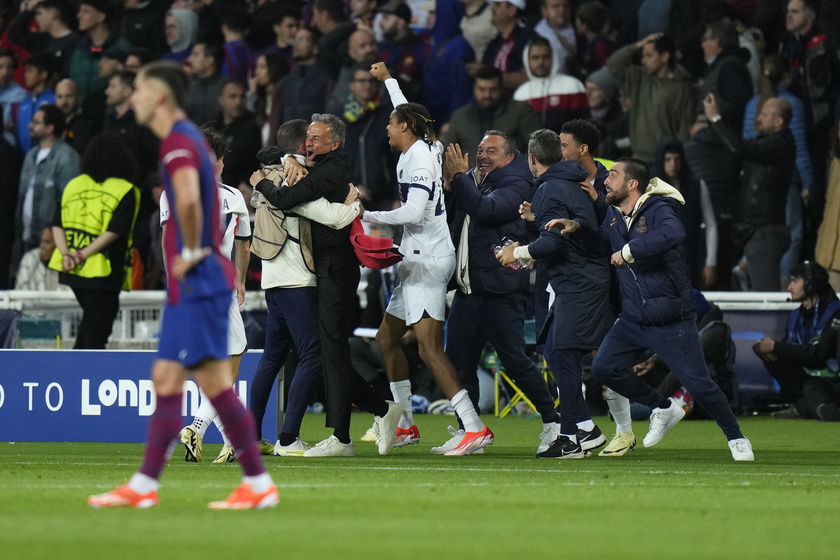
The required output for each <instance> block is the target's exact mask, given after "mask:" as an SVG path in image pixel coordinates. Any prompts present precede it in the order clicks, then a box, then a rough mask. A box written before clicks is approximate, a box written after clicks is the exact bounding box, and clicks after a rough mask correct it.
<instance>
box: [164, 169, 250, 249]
mask: <svg viewBox="0 0 840 560" xmlns="http://www.w3.org/2000/svg"><path fill="white" fill-rule="evenodd" d="M218 185H219V216H220V217H221V221H222V223H221V228H222V231H224V235H223V236H222V246H221V247H220V251H221V253H222V254H223V255H225V256H226V257H228V258H231V259H232V256H233V240H234V239H236V238H239V239H248V238H249V237H251V220H250V217H249V216H248V207H247V206H246V205H245V197H244V196H242V193H241V192H239V190H238V189H234V188H233V187H229V186H227V185H223V184H221V183H218ZM167 220H169V200H168V199H167V198H166V192H164V193H163V194H161V196H160V225H161V227H163V225H164V224H165V223H166V222H167Z"/></svg>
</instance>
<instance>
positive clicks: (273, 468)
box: [0, 458, 840, 488]
mask: <svg viewBox="0 0 840 560" xmlns="http://www.w3.org/2000/svg"><path fill="white" fill-rule="evenodd" d="M291 461H293V462H294V464H292V462H286V461H267V462H266V468H267V470H269V472H275V473H276V472H277V471H280V470H282V469H306V470H313V469H334V468H335V466H336V463H337V461H329V463H330V464H329V465H328V464H323V463H322V464H316V462H318V463H320V460H318V459H316V460H315V461H312V460H305V459H303V458H294V459H292V460H291ZM455 461H457V459H456V460H455ZM619 462H620V461H614V463H615V464H616V465H618V464H619ZM3 463H5V464H10V465H62V466H67V465H74V466H120V467H137V465H138V463H137V462H136V461H135V462H131V463H111V462H109V463H101V462H73V463H66V462H58V461H51V462H47V461H2V462H0V464H3ZM453 463H454V461H453ZM234 465H236V464H235V463H231V466H234ZM217 468H218V467H217ZM341 468H342V469H345V470H348V469H349V470H357V471H415V472H456V473H457V472H487V473H496V472H505V473H514V474H515V473H523V474H531V473H536V474H540V473H544V474H589V475H604V474H610V473H612V472H613V471H610V470H592V469H589V470H582V469H529V468H490V467H464V468H460V467H458V466H457V465H454V464H453V466H452V467H404V466H363V465H349V464H347V463H346V462H343V463H342V464H341ZM622 473H626V474H630V472H628V471H621V473H618V474H622ZM632 473H633V474H642V475H660V474H672V475H701V476H709V475H714V476H729V477H731V476H773V477H779V476H789V477H799V478H813V477H819V478H840V473H836V472H835V473H831V472H830V473H825V474H822V473H808V472H801V471H795V472H718V471H707V470H701V471H688V470H679V471H671V470H644V471H632ZM401 484H402V483H401ZM521 485H522V484H517V486H521ZM0 488H2V485H0Z"/></svg>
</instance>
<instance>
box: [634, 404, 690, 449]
mask: <svg viewBox="0 0 840 560" xmlns="http://www.w3.org/2000/svg"><path fill="white" fill-rule="evenodd" d="M668 400H669V401H671V406H669V407H668V408H659V407H656V408H654V409H653V412H651V414H650V430H649V431H648V433H647V435H646V436H645V439H643V440H642V443H643V444H644V446H645V447H653V446H654V445H656V444H657V443H659V442H660V441H662V438H664V437H665V434H667V433H668V431H669V430H670V429H671V428H673V427H674V426H675V425H676V424H677V422H679V421H680V420H682V419H683V418H685V410H683V408H682V407H681V406H680V405H679V404H677V401H675V400H674V399H673V398H672V397H671V398H668Z"/></svg>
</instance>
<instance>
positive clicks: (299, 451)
mask: <svg viewBox="0 0 840 560" xmlns="http://www.w3.org/2000/svg"><path fill="white" fill-rule="evenodd" d="M308 449H309V444H308V443H306V442H305V441H303V440H302V439H300V438H299V437H298V438H295V441H293V442H292V443H290V444H289V445H280V440H279V439H278V440H277V442H276V443H275V444H274V454H275V455H279V456H281V457H303V454H304V453H305V452H306V451H307V450H308Z"/></svg>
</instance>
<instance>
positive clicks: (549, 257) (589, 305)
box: [528, 161, 613, 350]
mask: <svg viewBox="0 0 840 560" xmlns="http://www.w3.org/2000/svg"><path fill="white" fill-rule="evenodd" d="M586 175H587V174H586V171H585V170H584V169H583V167H581V166H580V164H579V163H577V162H576V161H560V162H558V163H555V164H554V165H552V166H551V167H550V168H549V169H548V170H547V171H546V172H545V173H543V174H542V175H540V176H539V177H538V178H537V193H536V194H535V195H534V200H533V201H532V202H531V208H532V210H533V212H534V217H535V218H536V225H537V227H538V228H539V232H540V237H539V239H537V240H536V241H534V242H533V243H531V244H529V245H528V252H529V253H530V254H531V256H532V257H533V258H535V259H538V262H539V263H540V266H544V267H545V270H546V272H547V274H548V277H549V282H550V284H551V287H552V289H553V290H554V294H555V299H554V305H553V306H552V308H551V311H550V312H549V320H547V321H546V325H549V324H550V323H551V320H552V318H553V320H555V321H560V322H559V323H557V324H556V325H555V326H554V331H553V333H554V338H553V340H552V341H551V344H552V346H553V347H554V348H555V349H571V348H574V349H580V350H594V349H596V348H598V346H600V344H601V341H602V340H603V338H604V335H605V334H606V332H607V329H608V328H609V326H610V324H611V323H612V320H613V315H612V312H611V311H610V307H609V292H610V271H609V264H608V262H607V259H606V258H605V257H604V256H603V255H602V254H601V253H600V248H599V247H598V242H597V240H596V239H593V238H590V239H578V238H572V237H569V236H567V235H561V234H560V233H559V232H558V230H557V229H556V228H555V229H552V230H546V229H545V224H546V223H548V222H549V221H550V220H553V219H556V218H567V219H571V220H577V221H580V222H581V223H582V224H585V225H586V226H588V227H590V228H596V227H597V223H598V222H597V221H596V217H595V210H594V209H593V207H592V202H591V200H590V199H589V195H587V194H586V193H585V192H584V191H583V190H582V189H581V188H580V182H581V181H584V180H586ZM544 330H545V328H544ZM545 334H546V333H545V332H544V333H543V335H545ZM541 338H542V337H541Z"/></svg>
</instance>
